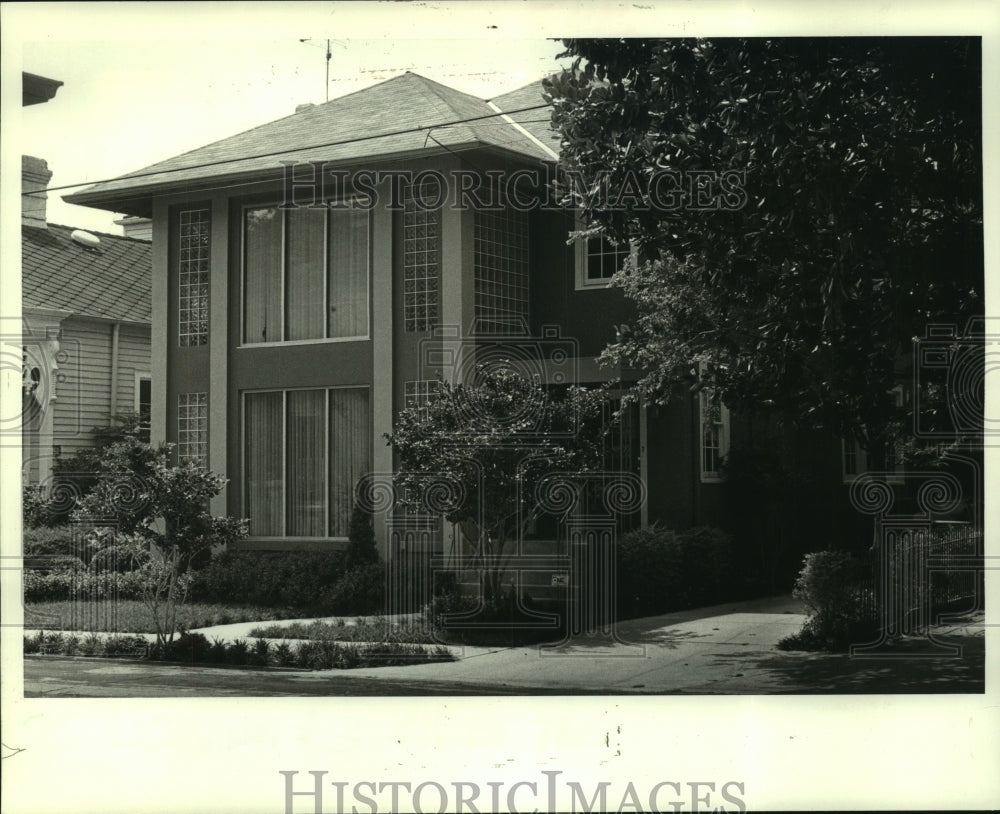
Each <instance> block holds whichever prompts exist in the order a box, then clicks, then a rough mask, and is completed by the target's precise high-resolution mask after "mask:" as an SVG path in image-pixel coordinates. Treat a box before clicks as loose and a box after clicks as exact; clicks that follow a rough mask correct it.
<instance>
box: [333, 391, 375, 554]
mask: <svg viewBox="0 0 1000 814" xmlns="http://www.w3.org/2000/svg"><path fill="white" fill-rule="evenodd" d="M370 450H371V416H370V414H369V409H368V390H367V389H364V388H345V389H340V390H331V391H330V535H331V536H333V537H346V536H347V529H348V525H349V523H350V520H351V509H352V508H353V506H354V486H355V484H356V483H357V481H358V479H359V478H360V477H361V476H362V475H364V474H365V473H367V472H369V471H370V469H371V457H370V456H371V452H370Z"/></svg>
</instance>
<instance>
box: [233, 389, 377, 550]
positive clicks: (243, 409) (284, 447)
mask: <svg viewBox="0 0 1000 814" xmlns="http://www.w3.org/2000/svg"><path fill="white" fill-rule="evenodd" d="M332 390H363V391H365V393H366V394H367V409H368V412H369V422H370V421H371V409H372V388H371V386H369V385H367V384H341V385H319V386H311V387H262V388H252V389H248V390H241V391H240V427H239V437H240V470H239V471H240V514H241V516H242V517H245V518H248V519H249V518H250V506H249V502H250V499H249V498H250V496H249V481H248V479H247V465H248V463H249V461H248V457H247V445H246V429H247V422H246V419H247V396H248V395H257V394H265V393H280V394H281V428H282V429H281V529H282V532H284V531H286V530H287V529H288V394H289V393H293V392H295V393H301V392H321V393H323V394H324V397H323V409H324V415H323V425H324V431H323V432H324V461H323V471H324V474H325V476H326V479H327V481H326V488H325V489H324V490H323V504H324V518H325V531H326V534H324V535H321V536H316V537H309V536H303V535H289V534H284V533H282V534H263V535H254V534H250V535H248V536H247V539H248V540H250V541H252V542H260V541H270V540H280V541H282V542H289V543H300V542H305V543H315V542H346V541H348V540H349V536H348V535H346V534H345V535H335V534H331V533H330V531H331V523H330V476H331V468H332V461H331V455H330V391H332ZM371 452H372V450H371V449H370V448H369V456H370V455H371ZM369 465H371V463H369ZM347 524H348V526H349V524H350V518H347Z"/></svg>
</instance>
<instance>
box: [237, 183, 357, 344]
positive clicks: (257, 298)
mask: <svg viewBox="0 0 1000 814" xmlns="http://www.w3.org/2000/svg"><path fill="white" fill-rule="evenodd" d="M368 254H369V213H368V212H367V211H366V210H365V209H364V208H363V207H362V206H361V205H360V204H357V205H355V203H353V202H352V203H341V204H337V205H332V206H331V207H330V208H329V209H310V208H306V207H300V208H299V209H288V210H282V209H279V208H278V207H277V206H257V207H248V208H247V209H245V210H244V213H243V341H244V342H245V343H250V344H252V343H258V342H291V341H301V340H322V339H356V338H364V337H367V336H368Z"/></svg>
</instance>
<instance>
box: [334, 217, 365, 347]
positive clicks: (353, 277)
mask: <svg viewBox="0 0 1000 814" xmlns="http://www.w3.org/2000/svg"><path fill="white" fill-rule="evenodd" d="M368 215H369V213H368V212H366V211H364V210H363V209H347V208H343V209H331V210H330V270H329V275H330V277H329V297H330V304H329V334H328V335H329V336H330V337H348V336H366V335H367V334H368Z"/></svg>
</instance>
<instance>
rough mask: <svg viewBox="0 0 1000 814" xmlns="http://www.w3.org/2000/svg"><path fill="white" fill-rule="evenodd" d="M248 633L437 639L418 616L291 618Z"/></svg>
mask: <svg viewBox="0 0 1000 814" xmlns="http://www.w3.org/2000/svg"><path fill="white" fill-rule="evenodd" d="M250 635H251V636H259V637H263V638H268V639H311V640H313V641H333V642H399V643H412V644H430V643H432V642H434V641H436V639H435V638H434V637H433V636H432V635H431V634H430V633H429V632H428V630H427V627H426V626H425V625H424V624H422V623H421V620H419V619H406V620H401V621H392V620H389V619H386V618H385V617H384V616H376V617H373V618H361V619H358V620H357V621H356V622H354V623H353V624H348V622H347V621H346V620H345V619H335V620H333V621H332V622H322V621H316V622H290V623H288V624H283V625H282V624H279V625H258V626H257V627H255V628H253V629H252V630H251V631H250Z"/></svg>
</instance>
